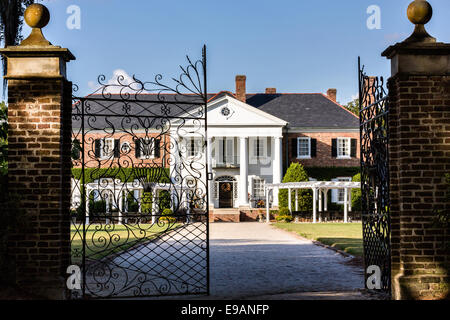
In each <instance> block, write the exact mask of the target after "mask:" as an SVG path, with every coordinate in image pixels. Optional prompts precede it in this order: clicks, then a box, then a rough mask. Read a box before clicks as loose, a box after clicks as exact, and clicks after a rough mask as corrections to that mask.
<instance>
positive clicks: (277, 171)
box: [273, 137, 283, 207]
mask: <svg viewBox="0 0 450 320" xmlns="http://www.w3.org/2000/svg"><path fill="white" fill-rule="evenodd" d="M281 142H282V138H281V137H275V138H274V148H273V155H274V157H273V183H281V178H282V177H281V174H282V172H283V163H282V161H281V159H282V155H283V148H282V145H283V144H282V143H281ZM273 205H274V206H276V207H277V206H279V203H278V188H275V189H274V190H273Z"/></svg>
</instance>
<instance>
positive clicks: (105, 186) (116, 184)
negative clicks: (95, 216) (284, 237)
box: [72, 178, 190, 224]
mask: <svg viewBox="0 0 450 320" xmlns="http://www.w3.org/2000/svg"><path fill="white" fill-rule="evenodd" d="M103 180H104V181H100V182H91V183H87V184H86V201H87V202H88V201H89V195H90V194H91V192H93V191H97V192H98V193H99V194H102V193H103V192H105V191H107V192H110V193H111V194H112V195H113V197H114V200H115V201H117V200H119V201H118V203H115V204H114V205H115V206H116V207H117V208H118V209H119V216H118V220H119V224H122V220H123V217H122V211H123V210H124V208H123V202H122V199H123V197H124V196H126V194H128V193H133V194H134V197H135V199H137V200H138V203H139V211H140V210H141V203H140V197H139V193H140V192H142V191H143V190H144V188H143V186H142V184H140V183H139V181H137V180H135V181H133V182H126V183H123V182H122V181H120V180H117V179H116V180H113V179H111V178H109V179H108V178H103ZM72 190H74V188H73V187H72ZM162 190H166V191H170V192H171V193H172V195H171V198H172V199H171V206H172V210H174V207H175V205H176V202H177V201H182V202H183V203H184V204H185V207H186V210H187V215H188V218H189V215H190V208H189V206H188V205H187V204H188V203H189V200H190V199H189V193H187V192H183V191H186V190H190V188H189V187H188V186H181V185H178V184H176V185H175V184H171V183H156V184H155V186H154V187H153V189H152V197H153V199H155V197H158V196H159V193H160V191H162ZM177 192H178V193H179V194H181V195H182V199H180V200H178V198H177V195H176V193H177ZM78 193H79V194H78V197H81V194H80V192H78ZM158 209H159V208H158V204H157V202H156V201H152V212H156V211H157V210H158ZM155 222H156V217H155V215H152V223H155ZM88 223H89V206H86V224H88Z"/></svg>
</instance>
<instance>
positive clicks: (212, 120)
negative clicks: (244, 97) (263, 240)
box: [206, 95, 286, 209]
mask: <svg viewBox="0 0 450 320" xmlns="http://www.w3.org/2000/svg"><path fill="white" fill-rule="evenodd" d="M249 119H251V121H249ZM285 125H286V122H285V121H283V120H281V119H278V118H276V117H274V116H272V115H269V114H267V113H265V112H262V111H260V110H257V109H255V108H253V107H251V106H248V105H247V104H246V103H244V102H241V101H239V100H237V99H235V98H234V97H232V96H229V95H224V96H223V97H221V98H218V99H217V100H214V102H213V103H211V104H210V105H208V131H207V132H208V133H207V135H208V136H207V147H206V150H207V163H208V168H209V173H210V176H212V178H213V181H212V182H211V183H210V194H211V195H212V196H211V197H210V208H216V209H217V208H221V206H220V199H221V196H222V194H225V192H230V190H228V189H226V190H223V189H222V188H221V187H220V186H221V183H220V181H228V182H231V184H230V186H231V188H232V191H231V192H232V194H233V205H232V207H233V208H241V209H244V208H250V207H252V206H254V203H255V201H256V200H262V201H264V197H263V196H264V195H263V192H261V194H258V192H257V191H255V185H258V184H260V183H261V182H262V183H263V184H266V183H280V182H281V177H282V142H281V141H282V128H283V126H285ZM221 178H223V179H221ZM272 204H273V206H278V197H274V199H273V203H272Z"/></svg>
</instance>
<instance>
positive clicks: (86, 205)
mask: <svg viewBox="0 0 450 320" xmlns="http://www.w3.org/2000/svg"><path fill="white" fill-rule="evenodd" d="M90 193H91V190H90V189H89V188H87V187H86V194H85V197H86V203H85V207H86V211H85V220H86V222H85V223H86V224H89V195H90Z"/></svg>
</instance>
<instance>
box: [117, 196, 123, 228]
mask: <svg viewBox="0 0 450 320" xmlns="http://www.w3.org/2000/svg"><path fill="white" fill-rule="evenodd" d="M123 195H124V192H123V191H120V192H119V218H118V219H119V224H122V211H123V201H124V200H123Z"/></svg>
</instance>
